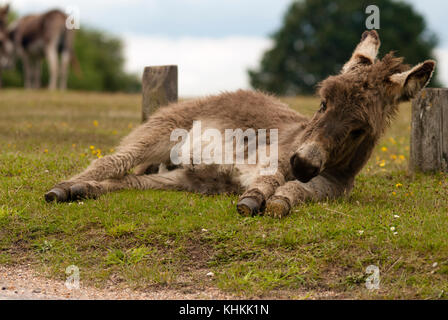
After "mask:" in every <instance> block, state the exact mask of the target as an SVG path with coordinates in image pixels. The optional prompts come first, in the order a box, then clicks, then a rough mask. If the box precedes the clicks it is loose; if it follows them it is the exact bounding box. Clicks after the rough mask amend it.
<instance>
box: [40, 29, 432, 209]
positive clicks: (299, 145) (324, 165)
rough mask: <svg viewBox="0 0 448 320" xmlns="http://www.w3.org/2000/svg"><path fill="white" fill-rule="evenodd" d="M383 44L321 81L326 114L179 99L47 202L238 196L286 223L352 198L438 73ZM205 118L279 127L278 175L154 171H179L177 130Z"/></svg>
mask: <svg viewBox="0 0 448 320" xmlns="http://www.w3.org/2000/svg"><path fill="white" fill-rule="evenodd" d="M379 46H380V40H379V36H378V33H377V32H376V31H365V32H364V33H363V35H362V37H361V42H360V43H359V44H358V45H357V47H356V48H355V50H354V52H353V54H352V56H351V58H350V59H349V60H348V62H347V63H346V64H345V65H344V67H343V68H342V70H341V72H340V73H339V74H337V75H335V76H330V77H328V78H327V79H326V80H324V81H323V82H322V83H321V84H320V86H319V90H318V94H319V96H320V98H321V105H320V109H319V110H318V111H317V112H316V113H315V114H314V115H313V117H312V118H311V119H308V118H306V117H304V116H302V115H301V114H299V113H297V112H295V111H293V110H291V109H290V108H289V107H288V106H287V105H285V104H283V103H282V102H280V101H279V100H278V99H276V98H274V97H272V96H269V95H266V94H263V93H261V92H257V91H255V92H254V91H241V90H240V91H237V92H234V93H223V94H220V95H217V96H211V97H207V98H204V99H199V100H194V101H183V102H179V103H175V104H172V105H170V106H167V107H164V108H161V109H160V110H158V111H157V112H156V113H154V114H153V115H152V116H151V117H150V118H149V119H148V121H147V122H145V123H143V124H142V125H141V126H139V127H138V128H136V129H135V130H134V131H133V132H131V133H130V134H129V135H128V136H127V137H125V138H124V139H123V141H122V142H121V144H120V146H119V147H118V148H117V151H116V153H115V154H112V155H108V156H105V157H103V158H101V159H98V160H95V161H94V162H92V164H91V165H90V166H89V167H88V168H87V169H86V170H85V171H83V172H82V173H80V174H78V175H76V176H74V177H72V178H71V179H69V180H67V181H63V182H61V183H58V184H56V185H55V186H54V188H53V189H52V190H50V191H49V192H48V193H46V194H45V199H46V200H47V201H54V200H56V201H73V200H77V199H82V198H96V197H98V196H99V195H101V194H104V193H106V192H110V191H116V190H121V189H141V190H144V189H165V190H186V191H191V192H200V193H205V194H213V193H238V194H241V196H240V198H239V201H238V204H237V210H238V212H239V213H240V214H243V215H254V214H265V215H271V216H275V217H282V216H285V215H287V214H288V213H289V211H290V210H291V208H292V207H293V206H296V205H297V204H299V203H300V202H302V201H305V200H306V199H313V200H321V199H327V198H335V197H339V196H342V195H344V194H346V193H348V192H350V191H351V189H352V188H353V184H354V179H355V176H356V175H357V174H358V173H359V171H360V170H361V169H362V167H363V166H364V165H365V164H366V162H367V160H368V159H369V157H370V155H371V153H372V150H373V148H374V146H375V145H376V143H377V142H378V140H379V138H380V136H381V134H382V133H383V132H384V130H385V128H386V127H387V126H388V124H389V123H390V121H391V119H392V118H393V116H394V115H395V114H396V113H397V109H398V104H399V103H400V102H403V101H408V100H410V99H412V98H413V97H414V96H415V95H416V94H417V93H418V92H419V91H420V90H421V89H422V88H424V87H425V85H426V84H427V83H428V82H429V80H430V79H431V76H432V73H433V71H434V68H435V61H432V60H427V61H425V62H423V63H421V64H419V65H417V66H414V67H410V66H408V65H405V64H403V59H402V58H396V57H394V56H393V54H392V53H389V54H387V55H386V56H385V57H384V58H383V59H376V56H377V53H378V48H379ZM199 120H200V121H201V123H202V126H203V127H209V128H214V129H217V130H219V132H222V133H224V132H225V130H226V129H242V130H246V129H249V128H252V129H254V130H259V129H266V130H267V131H269V130H270V129H278V143H277V146H278V163H277V170H275V172H272V173H271V174H268V175H266V174H261V171H262V170H263V166H264V164H260V163H256V164H247V163H245V164H233V165H229V164H225V165H220V164H216V163H212V164H208V165H207V164H204V163H202V164H200V165H194V164H191V163H188V164H181V165H178V166H175V167H174V169H172V170H160V171H158V172H157V171H155V170H153V168H156V167H158V166H159V165H160V164H164V165H166V166H168V167H170V166H171V167H173V163H172V161H171V157H170V155H171V151H172V149H173V147H175V145H176V143H177V142H176V141H171V139H170V136H171V133H172V132H173V130H175V129H185V130H187V131H191V130H192V128H193V122H194V121H199ZM269 138H270V137H269V135H268V137H267V140H269ZM260 147H261V146H260V145H257V148H260ZM131 169H134V170H133V173H130V170H131Z"/></svg>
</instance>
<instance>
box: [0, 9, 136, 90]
mask: <svg viewBox="0 0 448 320" xmlns="http://www.w3.org/2000/svg"><path fill="white" fill-rule="evenodd" d="M16 17H17V15H16V14H15V13H13V12H11V13H10V17H9V18H10V20H11V21H12V20H15V18H16ZM75 52H76V57H77V59H78V61H79V65H80V71H81V72H79V73H77V72H76V70H73V68H71V72H70V73H69V78H68V88H69V89H75V90H93V91H124V92H138V91H140V90H141V82H140V79H138V77H137V75H133V74H128V73H126V72H125V71H124V57H123V44H122V41H121V40H120V39H118V38H116V37H114V36H111V35H108V34H106V33H104V32H102V31H97V30H93V29H90V28H85V27H82V28H81V29H80V30H77V31H76V38H75ZM42 77H43V82H42V83H43V85H46V84H47V83H48V68H47V66H46V64H44V65H43V69H42ZM3 86H4V87H22V86H23V72H22V65H21V63H20V61H19V59H18V61H17V66H16V69H14V70H5V71H3Z"/></svg>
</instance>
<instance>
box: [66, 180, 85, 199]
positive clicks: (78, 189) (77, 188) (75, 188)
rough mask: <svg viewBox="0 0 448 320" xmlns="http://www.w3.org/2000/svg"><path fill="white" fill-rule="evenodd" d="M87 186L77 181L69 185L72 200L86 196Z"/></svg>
mask: <svg viewBox="0 0 448 320" xmlns="http://www.w3.org/2000/svg"><path fill="white" fill-rule="evenodd" d="M87 192H88V191H87V186H86V185H85V184H83V183H77V184H74V185H72V186H71V187H70V194H71V196H72V200H81V199H85V198H87Z"/></svg>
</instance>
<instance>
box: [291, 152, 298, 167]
mask: <svg viewBox="0 0 448 320" xmlns="http://www.w3.org/2000/svg"><path fill="white" fill-rule="evenodd" d="M296 158H297V155H296V154H293V155H292V157H291V159H289V162H290V163H291V166H293V167H294V162H295V161H296Z"/></svg>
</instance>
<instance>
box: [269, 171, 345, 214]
mask: <svg viewBox="0 0 448 320" xmlns="http://www.w3.org/2000/svg"><path fill="white" fill-rule="evenodd" d="M352 188H353V179H349V180H348V181H347V182H342V181H341V180H337V179H335V178H333V177H329V176H327V177H324V176H322V175H320V176H317V177H315V178H314V179H312V180H311V181H310V182H307V183H303V182H300V181H298V180H293V181H289V182H287V183H285V184H284V185H283V186H280V187H279V188H277V190H275V193H274V195H273V196H272V197H271V198H270V199H268V200H267V202H266V211H265V215H268V216H273V217H277V218H281V217H284V216H286V215H288V214H289V212H290V210H291V208H292V207H294V206H296V205H297V204H299V203H300V202H304V201H306V200H317V201H318V200H325V199H332V198H337V197H340V196H342V195H344V194H348V193H349V192H350V191H351V189H352Z"/></svg>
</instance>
